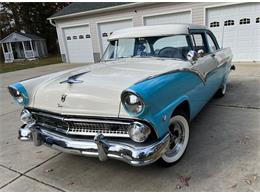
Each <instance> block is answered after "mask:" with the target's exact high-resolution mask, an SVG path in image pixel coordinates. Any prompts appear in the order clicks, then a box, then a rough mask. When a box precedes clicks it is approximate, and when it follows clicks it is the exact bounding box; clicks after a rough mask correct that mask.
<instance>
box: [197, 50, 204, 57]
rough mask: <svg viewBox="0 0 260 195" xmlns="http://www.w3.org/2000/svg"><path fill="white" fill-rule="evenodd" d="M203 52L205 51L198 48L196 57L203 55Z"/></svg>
mask: <svg viewBox="0 0 260 195" xmlns="http://www.w3.org/2000/svg"><path fill="white" fill-rule="evenodd" d="M204 54H205V52H204V50H203V49H200V50H199V51H198V57H199V58H201V57H203V56H204Z"/></svg>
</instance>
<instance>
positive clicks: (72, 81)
mask: <svg viewBox="0 0 260 195" xmlns="http://www.w3.org/2000/svg"><path fill="white" fill-rule="evenodd" d="M88 72H90V71H86V72H82V73H79V74H76V75H73V76H70V77H69V78H68V79H67V80H65V81H61V82H60V84H63V83H68V84H77V83H83V82H84V81H82V80H77V78H79V77H80V76H82V75H84V74H86V73H88Z"/></svg>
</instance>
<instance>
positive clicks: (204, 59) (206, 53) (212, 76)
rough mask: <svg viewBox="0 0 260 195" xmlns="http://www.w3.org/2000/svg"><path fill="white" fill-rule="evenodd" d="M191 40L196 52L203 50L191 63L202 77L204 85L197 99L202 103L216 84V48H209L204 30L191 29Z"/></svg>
mask: <svg viewBox="0 0 260 195" xmlns="http://www.w3.org/2000/svg"><path fill="white" fill-rule="evenodd" d="M191 40H192V43H193V49H194V50H195V51H196V52H198V51H199V50H203V55H202V56H201V57H199V58H198V59H197V60H196V61H195V63H194V64H193V67H192V68H193V69H195V70H196V71H198V72H200V74H201V75H202V77H203V79H204V87H203V88H202V91H201V94H200V96H199V100H198V101H200V102H201V104H202V105H204V104H206V103H207V102H208V100H209V99H210V98H211V97H212V96H213V95H214V93H215V92H216V90H217V88H218V87H219V85H218V81H219V79H218V72H217V67H218V61H217V60H216V50H215V51H213V50H211V49H210V48H209V43H208V40H207V34H206V31H205V30H196V31H191Z"/></svg>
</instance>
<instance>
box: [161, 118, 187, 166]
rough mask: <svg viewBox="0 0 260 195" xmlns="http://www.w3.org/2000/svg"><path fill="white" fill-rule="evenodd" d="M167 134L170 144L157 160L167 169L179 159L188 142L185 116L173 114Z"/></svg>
mask: <svg viewBox="0 0 260 195" xmlns="http://www.w3.org/2000/svg"><path fill="white" fill-rule="evenodd" d="M169 132H170V135H171V144H170V147H169V149H168V150H167V151H166V152H165V154H164V155H163V156H162V157H161V159H160V160H159V162H160V164H161V165H163V166H165V167H168V166H172V165H173V164H175V163H176V162H177V161H178V160H180V159H181V157H182V156H183V154H184V152H185V151H186V148H187V145H188V141H189V133H190V132H189V122H188V120H187V117H186V116H185V114H175V115H174V116H173V117H172V118H171V120H170V126H169Z"/></svg>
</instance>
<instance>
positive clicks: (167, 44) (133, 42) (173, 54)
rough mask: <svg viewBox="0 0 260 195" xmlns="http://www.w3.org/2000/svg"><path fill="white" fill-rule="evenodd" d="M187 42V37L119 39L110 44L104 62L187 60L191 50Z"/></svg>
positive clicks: (103, 58)
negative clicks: (144, 59)
mask: <svg viewBox="0 0 260 195" xmlns="http://www.w3.org/2000/svg"><path fill="white" fill-rule="evenodd" d="M187 40H188V37H187V35H171V36H160V37H158V36H157V37H142V38H122V39H117V40H113V41H110V42H109V45H108V47H107V49H106V51H105V53H104V55H103V57H102V61H108V60H116V59H119V58H133V57H140V58H145V57H156V58H174V59H181V60H186V55H187V53H188V51H189V50H190V49H191V48H190V47H189V44H188V41H187Z"/></svg>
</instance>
